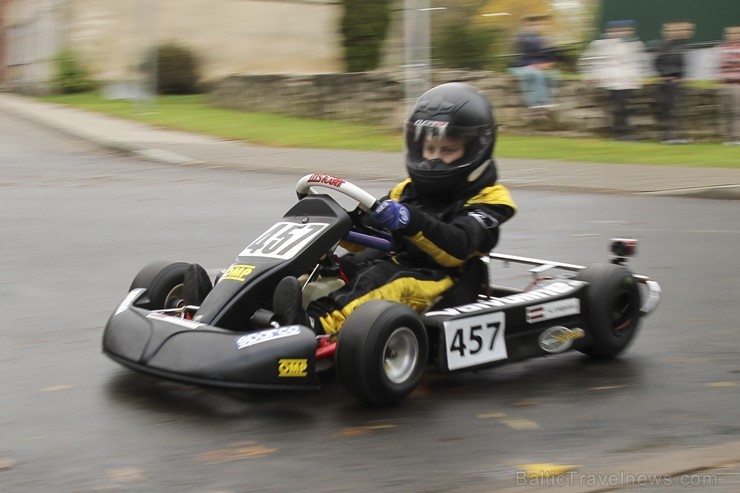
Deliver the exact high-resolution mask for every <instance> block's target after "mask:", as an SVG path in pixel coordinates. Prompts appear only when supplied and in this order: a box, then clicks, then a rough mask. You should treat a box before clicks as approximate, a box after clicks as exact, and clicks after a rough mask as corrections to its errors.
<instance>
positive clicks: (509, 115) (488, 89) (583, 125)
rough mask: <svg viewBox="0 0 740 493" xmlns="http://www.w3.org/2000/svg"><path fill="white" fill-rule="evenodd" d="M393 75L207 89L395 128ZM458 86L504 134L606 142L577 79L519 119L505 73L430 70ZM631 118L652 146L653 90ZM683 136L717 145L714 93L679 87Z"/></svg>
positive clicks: (398, 105) (606, 115)
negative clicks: (482, 101) (482, 102)
mask: <svg viewBox="0 0 740 493" xmlns="http://www.w3.org/2000/svg"><path fill="white" fill-rule="evenodd" d="M400 75H401V74H396V73H392V72H371V73H355V74H322V75H303V76H289V75H264V76H258V75H234V76H230V77H227V78H225V79H223V80H221V81H218V82H216V83H214V85H213V86H212V90H211V93H210V101H211V104H213V105H214V106H218V107H224V108H234V109H240V110H244V111H263V112H272V113H280V114H285V115H293V116H301V117H310V118H327V119H339V120H347V121H352V122H358V123H371V124H378V125H382V126H386V127H388V128H389V129H398V128H400V126H401V122H402V121H403V119H404V117H405V115H406V111H407V105H406V103H405V101H404V83H403V79H402V77H401V76H400ZM450 81H461V82H467V83H470V84H472V85H474V86H476V87H478V88H479V89H481V90H482V91H483V92H485V93H486V94H487V95H488V96H489V97H490V98H491V101H493V102H494V106H495V111H496V118H497V120H498V123H499V124H500V125H501V126H502V127H503V128H502V129H503V130H504V131H510V132H526V133H530V132H537V131H547V132H553V133H557V134H564V135H609V134H610V124H611V117H610V112H609V110H608V101H607V94H606V93H605V91H602V90H599V89H596V88H594V87H592V86H590V85H588V84H587V83H586V82H584V81H581V80H561V81H560V86H559V88H558V90H557V93H556V97H555V101H554V102H555V103H556V104H557V106H556V107H555V108H553V109H551V110H548V112H547V116H546V117H543V118H536V119H531V118H525V116H526V112H525V111H524V109H523V107H522V104H521V101H522V100H521V94H520V93H519V88H518V84H517V81H516V79H515V78H514V77H513V76H512V75H510V74H501V73H490V72H467V71H436V72H434V73H433V76H432V83H433V84H440V83H443V82H450ZM631 111H632V113H633V116H632V118H631V119H630V121H631V124H632V127H633V128H634V130H635V133H636V134H637V135H638V136H640V137H641V138H645V139H659V137H660V135H659V129H658V128H657V122H656V119H655V114H656V111H657V105H656V87H655V86H646V87H644V88H642V89H641V90H639V91H635V93H634V97H633V98H632V104H631ZM677 112H678V114H679V115H680V118H681V127H682V128H681V131H680V132H679V134H680V135H681V136H683V137H691V138H694V139H701V140H704V139H707V140H712V139H719V138H720V128H719V124H718V112H719V102H718V94H717V91H716V90H714V89H694V88H684V91H683V95H682V97H681V101H680V104H679V108H678V110H677Z"/></svg>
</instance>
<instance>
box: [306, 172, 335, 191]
mask: <svg viewBox="0 0 740 493" xmlns="http://www.w3.org/2000/svg"><path fill="white" fill-rule="evenodd" d="M308 183H323V184H324V185H329V186H332V187H337V188H338V187H341V186H342V185H344V180H342V179H341V178H337V177H336V176H331V175H322V174H321V173H314V174H313V175H311V177H310V178H309V179H308Z"/></svg>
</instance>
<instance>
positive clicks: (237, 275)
mask: <svg viewBox="0 0 740 493" xmlns="http://www.w3.org/2000/svg"><path fill="white" fill-rule="evenodd" d="M252 271H254V265H243V264H234V265H232V266H231V267H229V268H228V269H226V272H224V275H223V276H221V279H222V280H227V281H239V282H244V280H245V279H246V278H247V276H249V274H251V273H252Z"/></svg>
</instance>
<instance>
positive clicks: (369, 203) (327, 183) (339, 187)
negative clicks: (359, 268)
mask: <svg viewBox="0 0 740 493" xmlns="http://www.w3.org/2000/svg"><path fill="white" fill-rule="evenodd" d="M314 187H322V188H328V189H329V190H334V191H335V192H339V193H341V194H344V195H346V196H347V197H349V198H351V199H353V200H354V201H356V202H357V204H358V209H359V210H360V211H361V213H364V212H370V211H372V210H375V208H376V207H378V205H380V203H379V202H378V199H376V198H375V197H374V196H373V195H371V194H369V193H368V192H366V191H365V190H363V189H362V188H360V187H358V186H357V185H353V184H352V183H350V182H348V181H346V180H343V179H342V178H338V177H336V176H331V175H324V174H321V173H314V174H312V175H306V176H304V177H303V178H301V179H300V180H298V183H296V186H295V191H296V194H297V195H298V199H299V200H300V199H302V198H303V197H306V196H307V195H311V194H315V193H317V192H316V191H315V190H314V189H313V188H314ZM347 212H348V213H349V214H350V216H353V223H355V225H357V224H359V223H360V221H359V217H357V214H355V213H353V212H350V211H347ZM356 219H357V221H355V220H356ZM363 229H366V228H363ZM345 240H347V241H350V242H352V243H357V244H359V245H364V246H367V247H371V248H377V249H379V250H386V251H391V250H395V249H396V247H397V246H398V245H397V243H396V242H395V241H394V239H393V235H391V234H388V233H384V232H382V231H377V230H375V229H373V230H372V234H366V233H363V232H360V231H357V230H356V229H353V230H352V231H350V232H349V233H348V234H347V236H346V237H345Z"/></svg>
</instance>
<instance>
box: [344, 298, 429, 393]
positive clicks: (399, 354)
mask: <svg viewBox="0 0 740 493" xmlns="http://www.w3.org/2000/svg"><path fill="white" fill-rule="evenodd" d="M428 354H429V342H428V339H427V333H426V329H425V328H424V324H422V322H421V319H420V318H419V316H418V315H417V314H416V312H414V311H413V310H412V309H411V308H410V307H408V306H406V305H402V304H400V303H393V302H390V301H380V300H375V301H370V302H368V303H365V304H363V305H362V306H360V307H359V308H357V309H356V310H355V311H354V312H352V314H351V315H350V316H349V317H348V318H347V320H346V322H345V323H344V326H343V327H342V330H341V331H340V332H339V339H338V341H337V353H336V364H337V374H338V376H339V379H340V381H341V382H342V385H343V386H344V388H345V389H347V391H348V392H349V393H350V394H352V395H354V396H355V397H357V398H358V399H360V400H361V401H363V402H365V403H368V404H373V405H379V406H383V405H390V404H395V403H397V402H400V401H401V400H403V399H404V398H405V397H406V396H407V395H408V394H409V393H411V391H412V390H414V388H415V387H416V385H417V384H418V383H419V380H421V377H422V375H423V374H424V369H425V368H426V363H427V358H428Z"/></svg>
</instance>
